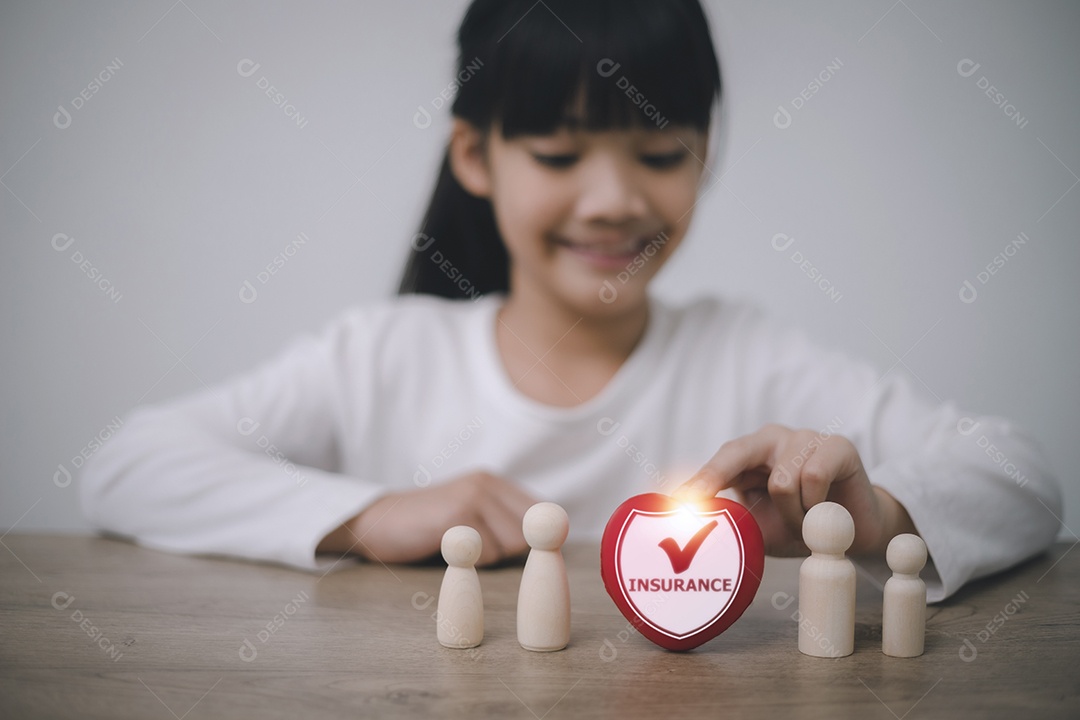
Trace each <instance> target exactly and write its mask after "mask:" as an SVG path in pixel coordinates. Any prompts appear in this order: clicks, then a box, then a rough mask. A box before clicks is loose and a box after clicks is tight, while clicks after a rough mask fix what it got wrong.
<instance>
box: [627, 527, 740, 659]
mask: <svg viewBox="0 0 1080 720" xmlns="http://www.w3.org/2000/svg"><path fill="white" fill-rule="evenodd" d="M713 521H716V525H715V527H713V528H712V529H711V530H706V529H705V528H706V526H708V525H710V524H711V523H712V522H713ZM706 532H707V533H708V534H706V535H704V539H703V540H700V545H697V552H696V553H695V552H693V549H694V545H695V544H696V543H695V542H694V538H695V536H698V535H699V534H704V533H706ZM661 543H664V544H665V545H666V546H667V548H668V550H665V549H664V548H663V547H661ZM669 551H671V552H672V553H674V555H675V558H674V559H673V558H672V556H671V555H669ZM743 558H744V551H743V543H742V536H740V535H739V531H738V528H736V527H735V522H734V521H733V520H732V519H731V515H730V514H729V513H728V511H727V510H716V511H712V512H700V513H699V512H696V511H691V510H689V509H688V508H679V509H675V510H668V511H664V512H648V511H643V510H637V509H634V510H631V511H630V514H629V515H627V517H626V521H625V522H624V523H623V526H622V528H621V530H620V531H619V536H618V539H617V540H616V542H615V573H616V577H617V578H618V582H619V588H620V590H621V591H622V594H623V597H624V598H625V599H626V601H627V602H628V603H629V604H630V606H631V607H632V608H634V610H635V611H636V612H637V614H638V616H639V617H641V619H642V620H643V621H645V622H646V623H647V624H648V625H650V626H651V627H652V628H654V629H655V630H657V631H659V632H661V633H663V634H664V635H667V636H669V637H672V638H676V639H682V638H685V637H688V636H690V635H694V634H696V633H698V632H701V631H702V630H704V629H705V628H707V627H709V626H710V625H712V624H713V623H714V622H716V621H717V620H719V619H720V618H721V617H722V616H723V614H724V613H725V612H726V611H727V609H728V607H729V606H730V605H731V601H732V600H733V599H734V598H735V596H736V594H738V592H739V585H740V583H741V581H742V571H743V563H744V560H743ZM680 560H681V561H682V562H681V565H685V564H686V563H687V561H688V562H689V565H688V566H686V567H684V568H682V569H681V572H676V568H675V567H673V566H674V565H679V564H680V563H679V561H680ZM690 586H693V587H694V589H693V590H687V589H685V588H687V587H690Z"/></svg>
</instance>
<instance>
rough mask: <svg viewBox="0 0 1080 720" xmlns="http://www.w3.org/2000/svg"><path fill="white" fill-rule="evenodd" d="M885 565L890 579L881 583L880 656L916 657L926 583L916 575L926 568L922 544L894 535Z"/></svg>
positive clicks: (923, 623) (922, 632) (923, 627)
mask: <svg viewBox="0 0 1080 720" xmlns="http://www.w3.org/2000/svg"><path fill="white" fill-rule="evenodd" d="M885 561H886V562H888V563H889V568H890V569H891V570H892V571H893V576H892V577H891V578H889V580H888V582H886V583H885V601H884V606H883V607H882V613H881V652H883V653H885V654H886V655H891V656H893V657H917V656H919V655H922V653H923V644H924V641H925V639H926V583H924V582H923V581H922V578H920V577H919V571H920V570H922V569H923V567H924V566H925V565H926V543H925V542H923V539H922V538H920V537H919V536H918V535H910V534H904V535H897V536H896V537H894V538H893V539H892V540H891V541H890V542H889V548H888V550H886V551H885Z"/></svg>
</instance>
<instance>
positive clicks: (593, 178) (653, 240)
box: [485, 122, 706, 317]
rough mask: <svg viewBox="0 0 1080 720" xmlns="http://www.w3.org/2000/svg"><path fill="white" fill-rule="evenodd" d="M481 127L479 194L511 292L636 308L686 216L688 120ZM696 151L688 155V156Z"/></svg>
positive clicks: (690, 189)
mask: <svg viewBox="0 0 1080 720" xmlns="http://www.w3.org/2000/svg"><path fill="white" fill-rule="evenodd" d="M574 125H575V124H574V123H573V122H571V123H570V124H569V125H568V126H567V127H564V128H563V129H561V130H559V131H557V132H556V133H554V134H552V135H544V136H519V137H515V138H513V139H511V140H506V139H504V138H503V137H502V135H501V133H500V132H499V130H498V128H494V129H493V130H492V131H491V132H490V133H489V134H488V135H487V145H486V157H485V160H486V162H485V166H486V174H487V176H488V181H489V182H488V184H487V190H488V193H487V195H488V197H489V198H490V199H491V201H492V204H493V207H494V211H495V218H496V221H497V223H498V227H499V232H500V233H501V234H502V237H503V239H504V241H505V243H506V248H507V251H508V252H509V255H510V262H511V267H510V280H511V285H510V287H511V292H512V293H515V294H517V293H523V292H524V293H528V294H529V296H533V297H535V296H536V295H537V293H539V294H541V295H543V296H545V297H546V298H547V299H549V300H554V301H556V302H558V303H560V304H562V305H564V306H566V307H568V308H569V309H570V310H571V311H572V312H576V313H580V314H582V315H585V316H594V317H598V316H609V317H610V316H612V315H614V314H619V313H622V312H626V311H629V310H634V309H640V307H641V306H642V304H643V303H644V302H645V299H646V294H645V288H646V285H647V284H648V282H649V280H651V279H652V277H653V276H654V275H656V273H657V272H658V271H659V270H660V268H661V267H662V266H663V265H664V263H665V262H666V261H667V259H668V257H670V256H671V254H672V252H674V251H675V248H676V247H677V246H678V244H679V242H680V241H681V240H682V238H683V236H684V235H685V234H686V230H687V227H688V225H689V223H690V218H691V215H692V210H693V207H694V203H695V201H696V199H697V191H698V187H699V183H700V180H701V174H702V171H703V165H702V163H701V161H700V160H699V159H698V158H704V157H705V155H706V147H705V145H706V141H705V137H704V134H703V133H701V132H700V131H697V130H694V129H692V128H685V127H681V128H666V129H664V130H645V129H632V130H613V131H604V132H586V131H583V130H576V129H574ZM695 156H696V157H695Z"/></svg>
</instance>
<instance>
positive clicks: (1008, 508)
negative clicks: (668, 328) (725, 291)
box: [743, 316, 1062, 602]
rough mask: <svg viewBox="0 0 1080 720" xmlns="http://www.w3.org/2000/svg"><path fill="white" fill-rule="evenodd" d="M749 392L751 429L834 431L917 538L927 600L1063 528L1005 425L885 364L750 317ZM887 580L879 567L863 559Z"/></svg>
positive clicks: (1041, 465) (1000, 566)
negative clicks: (773, 425) (935, 395)
mask: <svg viewBox="0 0 1080 720" xmlns="http://www.w3.org/2000/svg"><path fill="white" fill-rule="evenodd" d="M743 342H746V343H747V346H748V347H751V348H753V352H752V355H753V362H752V365H753V367H752V368H750V369H749V372H750V373H751V374H752V376H753V377H754V382H752V383H750V386H751V387H753V388H755V391H756V392H757V393H759V397H761V398H764V399H765V401H764V402H762V403H760V404H758V405H757V406H758V407H759V408H760V412H761V413H762V414H761V416H759V417H758V418H756V419H757V420H758V421H759V424H764V423H767V422H777V423H780V424H783V425H787V426H790V427H798V428H809V429H815V430H818V431H819V432H821V434H822V435H823V436H824V435H831V434H835V435H842V436H844V437H846V438H848V439H849V440H851V441H852V443H853V444H854V445H855V447H856V448H857V449H858V451H859V454H860V456H861V458H862V461H863V465H864V466H865V467H866V471H867V474H868V476H869V478H870V482H871V483H872V484H874V485H877V486H879V487H881V488H882V489H884V490H886V491H887V492H888V493H889V494H890V495H892V496H893V497H894V498H896V500H897V501H898V502H900V504H901V505H903V506H904V508H905V509H906V510H907V512H908V514H909V515H910V516H911V519H912V521H913V522H914V524H915V527H916V529H917V530H918V532H919V534H920V536H921V537H922V538H923V540H924V541H925V542H926V546H927V550H928V552H929V562H928V563H927V567H926V569H925V570H924V572H923V573H922V577H923V579H924V580H925V581H926V584H927V600H928V601H929V602H936V601H939V600H943V599H944V598H946V597H948V596H949V595H952V594H953V593H955V592H956V591H957V590H958V589H959V588H960V587H961V586H962V585H964V583H966V582H968V581H970V580H974V579H976V578H979V577H982V576H985V575H989V574H991V573H994V572H997V571H1000V570H1004V569H1006V568H1008V567H1011V566H1012V565H1015V564H1017V563H1019V562H1021V561H1022V560H1025V559H1027V558H1029V557H1031V556H1033V555H1035V554H1037V553H1039V552H1041V551H1043V550H1045V549H1046V548H1048V547H1049V546H1050V545H1051V544H1052V543H1053V542H1054V540H1055V538H1056V537H1057V533H1058V530H1059V527H1060V525H1061V520H1060V517H1061V512H1062V499H1061V489H1060V486H1059V484H1058V482H1057V480H1056V478H1055V477H1054V475H1053V474H1052V472H1051V470H1050V468H1049V466H1048V463H1047V461H1046V458H1045V456H1044V453H1043V452H1042V450H1041V448H1040V447H1039V446H1038V444H1037V443H1036V442H1035V441H1034V440H1033V439H1032V438H1031V437H1030V436H1028V435H1027V434H1026V433H1025V432H1023V431H1022V430H1020V429H1018V428H1017V427H1015V426H1014V425H1013V424H1012V423H1010V422H1009V421H1007V420H1005V419H1003V418H1000V417H992V416H986V415H978V414H975V413H968V412H963V411H961V410H959V409H958V408H957V407H956V406H955V405H954V404H953V403H951V402H933V401H930V400H929V399H928V397H929V392H925V391H923V390H922V389H921V388H919V387H918V386H916V385H914V384H913V382H912V381H911V380H909V379H908V378H907V377H906V376H904V375H902V374H900V372H899V371H898V370H896V368H895V367H894V368H893V369H891V370H889V371H886V372H885V373H879V372H878V371H876V370H875V369H874V368H872V367H871V366H869V365H868V364H866V363H862V362H858V361H855V360H852V359H851V358H849V357H846V356H844V355H842V354H839V353H835V352H828V351H825V350H823V349H821V348H819V347H817V346H816V345H814V344H813V343H811V342H810V341H809V339H808V338H807V337H806V336H805V335H804V334H803V333H801V332H797V331H792V330H786V329H781V328H778V327H775V326H772V325H770V324H767V323H766V322H765V321H762V320H760V318H757V317H756V316H755V317H749V318H747V320H746V322H745V323H744V326H743ZM860 565H861V566H862V568H863V569H864V570H865V571H867V572H869V573H870V574H871V575H872V576H873V577H875V578H876V579H877V580H879V581H880V582H881V583H884V582H885V580H887V579H888V577H889V576H890V575H891V573H890V571H889V569H888V567H887V566H886V565H885V563H884V561H880V562H877V561H869V562H862V563H860Z"/></svg>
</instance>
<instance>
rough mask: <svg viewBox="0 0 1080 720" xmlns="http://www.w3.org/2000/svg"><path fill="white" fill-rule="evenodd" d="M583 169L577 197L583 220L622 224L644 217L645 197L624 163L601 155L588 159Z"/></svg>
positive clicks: (579, 212)
mask: <svg viewBox="0 0 1080 720" xmlns="http://www.w3.org/2000/svg"><path fill="white" fill-rule="evenodd" d="M583 169H584V172H582V174H581V176H580V182H581V185H580V190H579V192H580V194H579V197H578V214H579V216H580V217H581V218H582V219H583V220H585V221H601V222H606V223H622V222H625V221H627V220H634V219H638V218H641V217H642V216H644V215H645V213H646V209H647V205H646V202H645V196H644V195H643V193H642V191H641V188H640V187H639V184H638V180H637V178H636V177H635V173H634V171H633V168H631V167H629V166H628V163H626V162H624V161H623V160H621V159H620V158H617V157H611V156H604V155H601V156H597V157H593V158H591V159H590V162H589V163H588V164H587V166H586V167H585V168H583Z"/></svg>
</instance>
